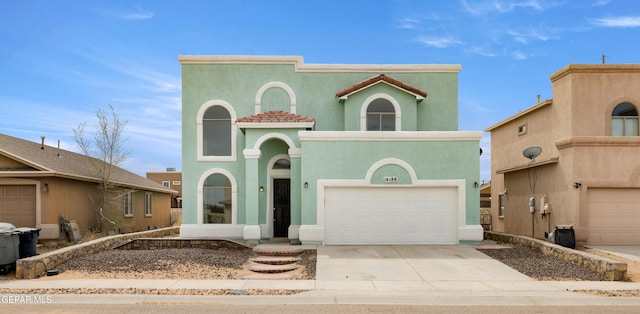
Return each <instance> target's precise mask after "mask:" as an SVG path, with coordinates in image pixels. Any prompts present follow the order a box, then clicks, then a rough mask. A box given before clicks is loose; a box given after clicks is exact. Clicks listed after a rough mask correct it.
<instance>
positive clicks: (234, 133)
mask: <svg viewBox="0 0 640 314" xmlns="http://www.w3.org/2000/svg"><path fill="white" fill-rule="evenodd" d="M214 106H220V107H223V108H225V109H226V110H227V111H228V112H229V116H230V117H231V155H230V156H205V155H204V145H203V143H202V142H203V140H204V134H203V132H204V125H203V124H204V122H203V120H204V114H205V113H206V112H207V110H208V109H209V108H211V107H214ZM236 120H238V118H237V116H236V112H235V110H233V107H232V106H231V105H230V104H229V103H227V102H225V101H224V100H210V101H207V102H206V103H204V104H203V105H202V106H200V109H199V110H198V115H197V117H196V141H197V143H196V144H197V145H196V146H197V154H198V155H197V156H198V157H197V158H198V161H236V160H237V158H238V157H237V143H236V142H237V137H238V128H237V125H236Z"/></svg>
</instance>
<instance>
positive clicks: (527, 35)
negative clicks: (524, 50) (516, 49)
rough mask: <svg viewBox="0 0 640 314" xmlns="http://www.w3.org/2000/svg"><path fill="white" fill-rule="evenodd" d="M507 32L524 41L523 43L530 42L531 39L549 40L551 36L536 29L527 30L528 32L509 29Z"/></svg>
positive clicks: (517, 39) (518, 40) (521, 41)
mask: <svg viewBox="0 0 640 314" xmlns="http://www.w3.org/2000/svg"><path fill="white" fill-rule="evenodd" d="M507 34H508V35H511V36H512V37H513V39H514V40H515V41H517V42H519V43H522V44H528V43H529V42H530V41H531V40H538V41H547V40H549V36H547V35H545V34H541V33H539V32H538V31H535V30H531V31H529V32H526V33H521V32H516V31H512V30H508V31H507Z"/></svg>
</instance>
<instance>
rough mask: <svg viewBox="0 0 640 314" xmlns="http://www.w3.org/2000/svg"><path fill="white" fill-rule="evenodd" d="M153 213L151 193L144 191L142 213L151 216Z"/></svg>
mask: <svg viewBox="0 0 640 314" xmlns="http://www.w3.org/2000/svg"><path fill="white" fill-rule="evenodd" d="M152 214H153V193H151V192H145V193H144V215H145V216H147V217H150V216H152Z"/></svg>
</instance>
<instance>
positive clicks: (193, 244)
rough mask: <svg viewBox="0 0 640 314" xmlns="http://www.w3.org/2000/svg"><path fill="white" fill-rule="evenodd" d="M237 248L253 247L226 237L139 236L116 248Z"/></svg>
mask: <svg viewBox="0 0 640 314" xmlns="http://www.w3.org/2000/svg"><path fill="white" fill-rule="evenodd" d="M169 248H172V249H174V248H175V249H184V248H189V249H210V250H219V249H235V250H244V249H251V248H250V247H248V246H246V245H244V244H241V243H238V242H233V241H231V240H226V239H204V240H198V239H169V238H164V239H150V238H138V239H133V240H131V241H129V242H127V243H125V244H122V245H120V246H118V247H116V248H115V249H117V250H157V249H169Z"/></svg>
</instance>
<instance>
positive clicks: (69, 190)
mask: <svg viewBox="0 0 640 314" xmlns="http://www.w3.org/2000/svg"><path fill="white" fill-rule="evenodd" d="M44 142H45V141H44V138H43V139H42V141H41V142H40V143H38V142H32V141H27V140H23V139H19V138H15V137H12V136H8V135H3V134H0V222H8V223H11V224H13V225H15V226H16V227H38V228H41V231H40V234H39V239H43V240H45V239H58V238H59V237H61V235H60V226H59V222H60V216H61V215H64V217H65V219H67V220H75V221H76V222H77V224H78V226H79V228H80V232H81V234H84V233H86V232H87V231H89V230H90V228H93V227H95V226H96V224H97V219H98V218H97V214H96V213H97V211H96V210H95V208H96V201H97V199H98V196H97V195H98V194H97V192H98V184H99V182H100V178H99V177H98V176H97V175H96V172H95V170H94V168H92V166H91V163H90V160H89V157H87V156H84V155H81V154H77V153H74V152H70V151H66V150H62V149H60V148H56V147H52V146H48V145H45V143H44ZM111 182H112V183H113V184H114V185H115V186H117V188H118V189H119V191H121V193H120V194H119V195H121V198H120V199H116V200H115V201H114V202H113V203H112V205H111V206H110V207H109V208H105V211H104V214H105V216H107V217H109V218H110V219H111V220H113V221H114V222H117V223H118V224H119V230H120V232H132V231H141V230H147V229H148V228H149V227H150V226H153V227H166V226H169V220H170V213H169V211H170V208H171V194H172V193H176V191H174V190H172V189H169V188H166V187H164V186H162V185H161V184H158V183H155V182H153V181H151V180H147V179H146V178H144V177H141V176H138V175H136V174H134V173H131V172H129V171H127V170H124V169H122V168H118V167H115V168H114V169H113V172H112V175H111ZM112 228H113V226H111V225H109V223H108V222H103V229H112Z"/></svg>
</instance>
